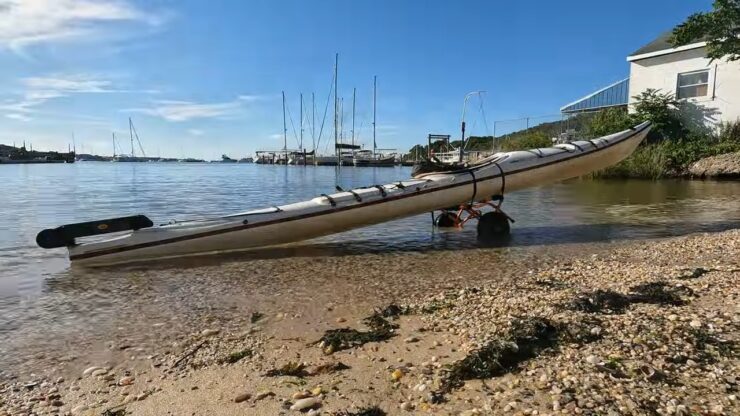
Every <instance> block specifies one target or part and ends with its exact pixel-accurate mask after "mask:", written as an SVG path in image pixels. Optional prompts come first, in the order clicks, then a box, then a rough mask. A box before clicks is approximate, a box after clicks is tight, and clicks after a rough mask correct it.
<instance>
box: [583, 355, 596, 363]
mask: <svg viewBox="0 0 740 416" xmlns="http://www.w3.org/2000/svg"><path fill="white" fill-rule="evenodd" d="M586 362H587V363H589V364H598V363H599V357H597V356H595V355H589V356H588V357H586Z"/></svg>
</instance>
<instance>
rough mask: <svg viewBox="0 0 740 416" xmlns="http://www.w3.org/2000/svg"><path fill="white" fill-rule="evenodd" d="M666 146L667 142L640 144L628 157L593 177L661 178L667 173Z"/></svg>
mask: <svg viewBox="0 0 740 416" xmlns="http://www.w3.org/2000/svg"><path fill="white" fill-rule="evenodd" d="M666 147H667V144H666V143H665V142H663V143H651V144H647V145H643V146H640V147H638V148H637V150H635V152H634V153H632V155H631V156H630V157H628V158H627V159H625V160H623V161H621V162H620V163H618V164H616V165H614V166H610V167H608V168H606V169H603V170H601V171H598V172H595V173H594V174H593V177H595V178H645V179H660V178H661V177H663V176H665V174H666V173H667V166H668V157H667V155H666Z"/></svg>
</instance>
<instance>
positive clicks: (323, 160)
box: [314, 54, 339, 166]
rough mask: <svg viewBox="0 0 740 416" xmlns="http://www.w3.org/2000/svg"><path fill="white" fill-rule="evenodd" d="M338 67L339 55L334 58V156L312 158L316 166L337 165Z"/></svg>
mask: <svg viewBox="0 0 740 416" xmlns="http://www.w3.org/2000/svg"><path fill="white" fill-rule="evenodd" d="M338 67H339V54H336V55H335V56H334V154H333V155H316V156H314V163H315V164H316V166H338V165H339V148H338V147H337V145H338V143H339V133H338V129H339V126H338V123H339V121H338V119H337V112H338V111H339V108H338V106H339V103H338V101H337V84H338V82H337V74H338Z"/></svg>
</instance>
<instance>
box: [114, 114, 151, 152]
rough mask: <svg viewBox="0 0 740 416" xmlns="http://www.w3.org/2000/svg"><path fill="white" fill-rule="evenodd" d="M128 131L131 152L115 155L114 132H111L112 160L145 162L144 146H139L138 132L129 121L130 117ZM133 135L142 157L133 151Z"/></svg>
mask: <svg viewBox="0 0 740 416" xmlns="http://www.w3.org/2000/svg"><path fill="white" fill-rule="evenodd" d="M128 132H129V136H130V138H131V154H130V155H126V154H119V155H116V133H115V132H114V133H113V161H114V162H146V161H147V160H148V159H147V157H146V152H144V148H143V147H142V146H141V140H139V133H137V132H136V128H135V127H134V122H133V121H131V117H129V118H128ZM134 137H136V142H137V143H138V144H139V150H140V151H141V154H142V157H137V156H136V153H135V152H134Z"/></svg>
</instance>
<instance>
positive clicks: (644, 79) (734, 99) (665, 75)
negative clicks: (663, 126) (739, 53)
mask: <svg viewBox="0 0 740 416" xmlns="http://www.w3.org/2000/svg"><path fill="white" fill-rule="evenodd" d="M670 36H671V32H667V33H664V34H663V35H661V36H660V37H658V38H657V39H655V40H654V41H652V42H650V43H649V44H647V45H645V46H643V47H642V48H640V49H638V50H636V51H635V52H634V53H632V54H631V55H630V56H628V57H627V61H628V62H629V64H630V76H629V78H627V79H624V80H621V81H618V82H616V83H614V84H611V85H609V86H607V87H605V88H602V89H600V90H598V91H596V92H594V93H591V94H589V95H586V96H585V97H583V98H581V99H579V100H576V101H574V102H572V103H569V104H567V105H565V106H563V107H562V108H561V109H560V111H561V112H562V113H563V114H575V113H581V112H587V111H594V110H599V109H603V108H607V107H616V106H626V105H628V104H633V103H634V102H635V98H634V97H635V96H636V95H639V94H640V93H641V92H643V91H645V90H647V89H648V88H652V89H656V90H660V91H661V92H664V93H666V92H667V93H671V94H673V95H674V96H675V97H676V98H678V99H681V100H686V101H687V102H688V103H689V104H695V105H696V106H695V107H694V108H695V109H696V110H697V112H700V113H701V114H700V115H701V116H702V117H703V119H704V120H703V121H704V122H705V124H718V123H719V122H728V121H738V120H740V61H734V62H728V61H727V60H724V59H722V60H715V61H710V59H709V58H707V57H706V42H696V43H692V44H689V45H685V46H680V47H677V48H674V47H673V46H672V45H671V44H670V42H669V39H670ZM694 115H696V114H694Z"/></svg>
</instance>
